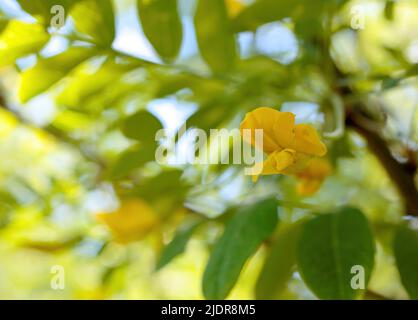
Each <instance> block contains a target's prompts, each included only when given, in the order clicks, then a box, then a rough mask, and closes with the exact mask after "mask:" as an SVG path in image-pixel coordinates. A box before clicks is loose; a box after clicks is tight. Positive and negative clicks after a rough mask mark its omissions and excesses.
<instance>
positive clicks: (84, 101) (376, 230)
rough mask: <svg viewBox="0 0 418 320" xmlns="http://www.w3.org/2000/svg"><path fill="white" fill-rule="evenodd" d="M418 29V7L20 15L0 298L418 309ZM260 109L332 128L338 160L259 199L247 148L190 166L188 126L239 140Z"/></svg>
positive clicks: (69, 8) (10, 65)
mask: <svg viewBox="0 0 418 320" xmlns="http://www.w3.org/2000/svg"><path fill="white" fill-rule="evenodd" d="M53 5H62V6H63V7H64V8H65V15H66V23H65V25H64V26H63V27H62V28H60V29H56V28H54V27H51V26H50V19H51V18H52V14H51V7H52V6H53ZM354 6H360V7H361V8H362V9H363V11H362V14H364V21H365V25H364V28H362V29H353V28H352V27H351V23H352V18H353V17H352V8H353V7H354ZM417 15H418V3H417V2H416V1H414V0H398V1H392V0H358V1H357V0H356V1H354V0H352V1H348V0H326V1H325V0H293V1H284V0H193V1H189V0H138V1H136V0H123V1H119V0H118V1H116V0H115V1H112V0H100V1H99V0H54V1H49V0H30V1H29V0H28V1H26V0H16V1H15V0H7V1H2V2H1V3H0V107H1V108H0V154H1V156H2V157H1V159H2V161H1V164H0V255H1V259H0V260H1V263H0V298H7V299H10V298H25V299H33V298H38V299H70V298H75V299H123V298H127V299H145V298H148V299H149V298H160V299H165V298H176V299H183V298H188V299H195V298H196V299H201V298H213V299H224V298H265V299H277V298H279V299H314V298H320V299H356V298H366V299H367V298H372V299H374V298H390V299H402V298H408V297H409V298H412V299H417V297H418V296H417V292H418V281H417V279H418V278H417V271H416V270H417V261H418V260H417V259H418V240H417V239H418V238H417V237H418V233H417V232H418V231H417V227H416V226H417V224H416V222H417V220H416V219H417V218H416V216H418V191H417V187H416V186H417V174H416V166H417V162H418V154H417V150H418V112H417V107H418V78H417V76H418V73H417V71H418V65H417V63H418V21H417V19H416V16H417ZM262 106H267V107H272V108H274V109H276V110H279V111H287V112H292V113H293V114H295V117H296V121H297V124H298V125H299V124H303V125H305V124H310V125H311V126H312V127H314V128H316V130H317V131H318V132H319V133H320V136H321V140H323V141H325V143H326V147H327V149H328V153H327V155H326V157H325V158H321V159H320V160H318V162H312V163H311V165H310V167H308V168H307V170H306V171H304V172H303V173H300V174H296V175H292V176H287V175H279V174H277V175H270V176H261V177H260V178H259V179H258V181H257V183H253V182H252V180H251V178H250V177H248V176H245V175H244V171H243V169H244V166H243V165H237V164H232V160H231V153H232V148H233V142H232V140H233V139H230V140H231V141H226V142H225V143H223V144H221V146H220V147H219V146H218V145H217V144H215V141H213V140H215V139H209V141H208V143H207V145H205V148H204V150H205V152H210V150H212V149H213V148H215V147H216V148H218V147H219V148H220V150H221V154H222V157H223V159H224V158H226V157H228V156H229V160H230V161H229V162H230V163H231V164H211V165H205V164H184V163H182V162H181V161H180V160H181V159H184V157H185V156H187V151H186V149H187V147H188V148H189V149H190V147H191V146H193V144H194V143H195V141H188V140H187V132H182V129H181V127H182V125H183V124H186V125H187V128H200V129H203V130H205V132H210V129H217V128H227V129H234V128H238V127H239V124H240V123H241V122H242V121H243V120H244V118H245V115H246V114H248V113H249V112H251V111H253V110H254V109H256V108H258V107H262ZM267 120H269V119H268V117H267ZM270 120H271V119H270ZM162 128H166V129H168V130H169V131H170V132H172V133H173V134H175V133H177V135H176V137H175V139H174V143H175V146H176V154H175V155H174V156H173V157H172V158H170V159H169V161H168V162H167V164H159V163H157V162H156V161H155V153H156V151H157V149H158V148H159V147H161V145H162V144H164V141H162V140H159V139H156V138H155V137H156V133H157V132H158V131H159V130H160V129H162ZM279 131H280V130H279ZM282 131H283V132H284V131H285V130H284V129H283V130H282ZM292 132H294V131H292ZM302 153H303V152H302ZM55 265H62V266H63V267H64V268H65V289H64V290H53V289H52V288H51V286H50V281H51V277H52V276H53V274H51V268H52V267H53V266H55ZM353 265H362V266H363V267H364V269H365V280H366V281H365V282H366V286H367V289H365V290H353V289H352V288H351V287H350V279H351V277H352V276H353V274H351V273H350V271H351V267H352V266H353Z"/></svg>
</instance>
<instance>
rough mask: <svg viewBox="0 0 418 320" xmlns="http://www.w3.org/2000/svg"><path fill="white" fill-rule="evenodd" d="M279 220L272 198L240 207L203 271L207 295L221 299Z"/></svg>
mask: <svg viewBox="0 0 418 320" xmlns="http://www.w3.org/2000/svg"><path fill="white" fill-rule="evenodd" d="M277 222H278V214H277V203H276V200H275V199H272V198H270V199H266V200H263V201H260V202H257V203H255V204H252V205H249V206H243V207H240V208H239V209H238V210H237V211H236V213H235V215H234V216H233V217H232V218H231V220H229V221H228V223H227V225H226V226H225V231H224V233H223V235H222V236H221V238H220V239H219V240H218V241H217V242H216V244H215V246H214V248H213V251H212V254H211V256H210V258H209V262H208V264H207V266H206V269H205V273H204V275H203V293H204V295H205V297H206V298H207V299H224V298H226V296H227V295H228V293H229V292H230V291H231V289H232V288H233V286H234V284H235V282H236V281H237V279H238V277H239V274H240V272H241V269H242V268H243V266H244V264H245V262H246V261H247V259H248V258H249V257H250V256H251V255H253V254H254V253H255V252H256V250H257V249H258V247H259V246H260V245H261V243H262V242H263V241H264V240H266V238H267V237H268V236H270V234H271V233H272V232H273V231H274V229H275V228H276V225H277Z"/></svg>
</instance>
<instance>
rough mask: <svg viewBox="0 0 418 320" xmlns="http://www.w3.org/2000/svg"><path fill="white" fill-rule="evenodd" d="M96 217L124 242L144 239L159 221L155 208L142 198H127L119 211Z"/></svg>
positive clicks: (117, 239) (116, 238) (119, 240)
mask: <svg viewBox="0 0 418 320" xmlns="http://www.w3.org/2000/svg"><path fill="white" fill-rule="evenodd" d="M96 217H97V219H98V220H99V221H101V222H103V223H104V224H106V225H107V226H108V227H109V228H110V230H111V231H112V233H113V235H114V236H115V240H116V241H118V242H122V243H126V242H130V241H135V240H139V239H142V238H143V237H145V236H146V235H147V234H148V233H149V232H150V231H151V230H152V229H154V228H155V227H156V226H157V225H158V223H159V219H158V215H157V214H156V212H155V211H154V209H153V208H152V207H151V206H150V205H149V204H148V203H146V202H145V201H143V200H142V199H129V200H126V201H125V202H123V203H122V205H121V206H120V208H119V209H118V210H117V211H115V212H112V213H100V214H97V215H96Z"/></svg>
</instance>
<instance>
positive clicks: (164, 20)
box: [138, 0, 183, 61]
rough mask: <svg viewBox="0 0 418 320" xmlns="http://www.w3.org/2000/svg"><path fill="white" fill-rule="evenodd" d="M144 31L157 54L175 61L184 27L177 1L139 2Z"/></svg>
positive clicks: (145, 0)
mask: <svg viewBox="0 0 418 320" xmlns="http://www.w3.org/2000/svg"><path fill="white" fill-rule="evenodd" d="M138 9H139V17H140V19H141V24H142V29H143V30H144V33H145V35H146V36H147V38H148V40H149V41H150V42H151V44H152V45H153V47H154V49H155V50H156V51H157V53H158V54H159V55H160V56H161V57H162V58H163V59H164V60H167V61H171V60H173V59H174V58H175V57H176V56H177V54H178V52H179V50H180V46H181V41H182V37H183V30H182V25H181V21H180V17H179V13H178V9H177V0H151V1H150V0H138Z"/></svg>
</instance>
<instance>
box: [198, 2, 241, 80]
mask: <svg viewBox="0 0 418 320" xmlns="http://www.w3.org/2000/svg"><path fill="white" fill-rule="evenodd" d="M195 25H196V34H197V42H198V44H199V48H200V52H201V54H202V57H203V59H204V60H205V61H206V63H207V64H208V65H209V66H210V68H211V69H212V70H213V71H214V72H223V71H227V70H228V69H230V68H231V67H232V66H233V64H234V62H235V59H236V46H235V37H234V34H233V31H232V26H231V24H230V21H229V20H228V15H227V11H226V7H225V2H224V0H199V3H198V5H197V10H196V15H195Z"/></svg>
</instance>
